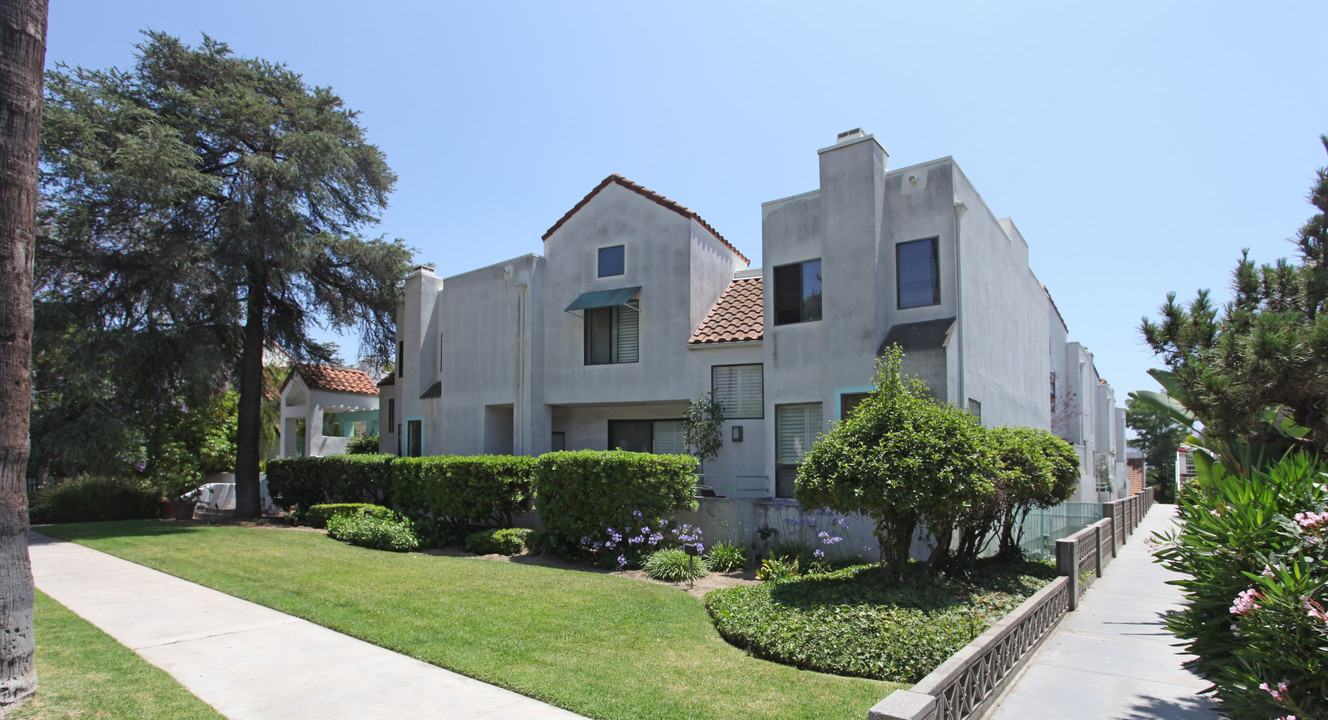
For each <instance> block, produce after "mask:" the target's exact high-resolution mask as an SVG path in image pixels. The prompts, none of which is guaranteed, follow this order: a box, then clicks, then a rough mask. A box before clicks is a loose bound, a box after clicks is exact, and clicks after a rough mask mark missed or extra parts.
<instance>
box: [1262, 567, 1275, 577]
mask: <svg viewBox="0 0 1328 720" xmlns="http://www.w3.org/2000/svg"><path fill="white" fill-rule="evenodd" d="M1260 574H1261V575H1263V576H1264V577H1266V578H1270V577H1272V576H1273V566H1272V565H1264V566H1263V572H1262V573H1260Z"/></svg>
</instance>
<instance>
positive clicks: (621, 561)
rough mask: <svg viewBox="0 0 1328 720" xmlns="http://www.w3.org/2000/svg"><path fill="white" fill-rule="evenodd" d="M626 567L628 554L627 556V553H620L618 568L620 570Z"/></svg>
mask: <svg viewBox="0 0 1328 720" xmlns="http://www.w3.org/2000/svg"><path fill="white" fill-rule="evenodd" d="M625 567H627V556H626V555H619V556H618V569H619V570H622V569H623V568H625Z"/></svg>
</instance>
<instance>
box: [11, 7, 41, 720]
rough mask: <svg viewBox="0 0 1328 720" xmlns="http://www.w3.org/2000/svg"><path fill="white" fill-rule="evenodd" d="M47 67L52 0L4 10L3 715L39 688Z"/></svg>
mask: <svg viewBox="0 0 1328 720" xmlns="http://www.w3.org/2000/svg"><path fill="white" fill-rule="evenodd" d="M45 62H46V0H6V2H3V3H0V627H3V628H4V632H3V634H2V635H0V716H3V715H4V714H5V713H6V712H7V711H8V709H9V708H11V707H13V706H14V705H16V704H18V703H22V702H24V701H26V700H27V699H28V698H30V697H31V696H32V694H33V692H35V691H36V688H37V672H36V669H35V667H34V666H33V651H34V649H35V647H36V645H35V642H34V639H33V636H32V603H33V594H34V593H33V587H32V566H31V564H30V563H29V560H28V501H27V483H26V480H25V476H26V470H27V462H28V408H29V406H30V405H31V404H32V384H31V377H32V375H31V372H30V365H31V356H32V255H33V238H34V237H35V233H36V222H35V220H36V213H37V138H38V133H39V128H40V126H41V118H42V112H41V111H42V103H41V96H42V66H43V65H44V64H45Z"/></svg>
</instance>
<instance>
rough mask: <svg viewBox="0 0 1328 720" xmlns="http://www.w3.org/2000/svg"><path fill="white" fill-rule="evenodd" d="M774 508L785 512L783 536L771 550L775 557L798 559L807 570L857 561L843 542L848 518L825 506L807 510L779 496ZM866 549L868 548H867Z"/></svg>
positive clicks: (772, 502) (856, 556)
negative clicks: (838, 562)
mask: <svg viewBox="0 0 1328 720" xmlns="http://www.w3.org/2000/svg"><path fill="white" fill-rule="evenodd" d="M769 507H770V509H771V510H772V511H774V512H775V513H777V514H778V515H781V516H782V518H781V519H780V521H779V522H778V523H777V524H778V525H780V526H782V527H783V539H782V540H780V541H779V542H778V543H776V544H775V546H774V547H773V548H771V550H770V554H771V556H772V557H776V558H796V559H797V560H798V561H799V562H801V563H802V566H803V567H804V568H805V569H811V568H812V567H813V566H814V565H823V566H826V567H827V568H828V564H827V563H828V561H830V560H857V559H858V555H857V554H856V552H854V550H853V549H851V548H849V547H848V545H846V544H842V543H843V541H844V535H846V534H848V530H849V522H848V518H846V517H844V516H843V515H840V514H839V513H836V512H833V511H831V510H826V509H823V508H818V509H807V508H804V507H802V506H801V505H799V504H798V503H797V502H795V501H793V500H785V499H778V498H777V499H775V500H773V501H771V503H770V506H769ZM864 550H865V548H864Z"/></svg>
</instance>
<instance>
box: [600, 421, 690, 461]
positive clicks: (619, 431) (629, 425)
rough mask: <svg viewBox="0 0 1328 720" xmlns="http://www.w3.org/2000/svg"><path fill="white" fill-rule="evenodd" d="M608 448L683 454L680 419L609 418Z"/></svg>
mask: <svg viewBox="0 0 1328 720" xmlns="http://www.w3.org/2000/svg"><path fill="white" fill-rule="evenodd" d="M609 449H610V450H627V451H630V452H646V453H655V454H656V455H685V454H687V444H686V443H685V442H683V435H682V420H610V421H609Z"/></svg>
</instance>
